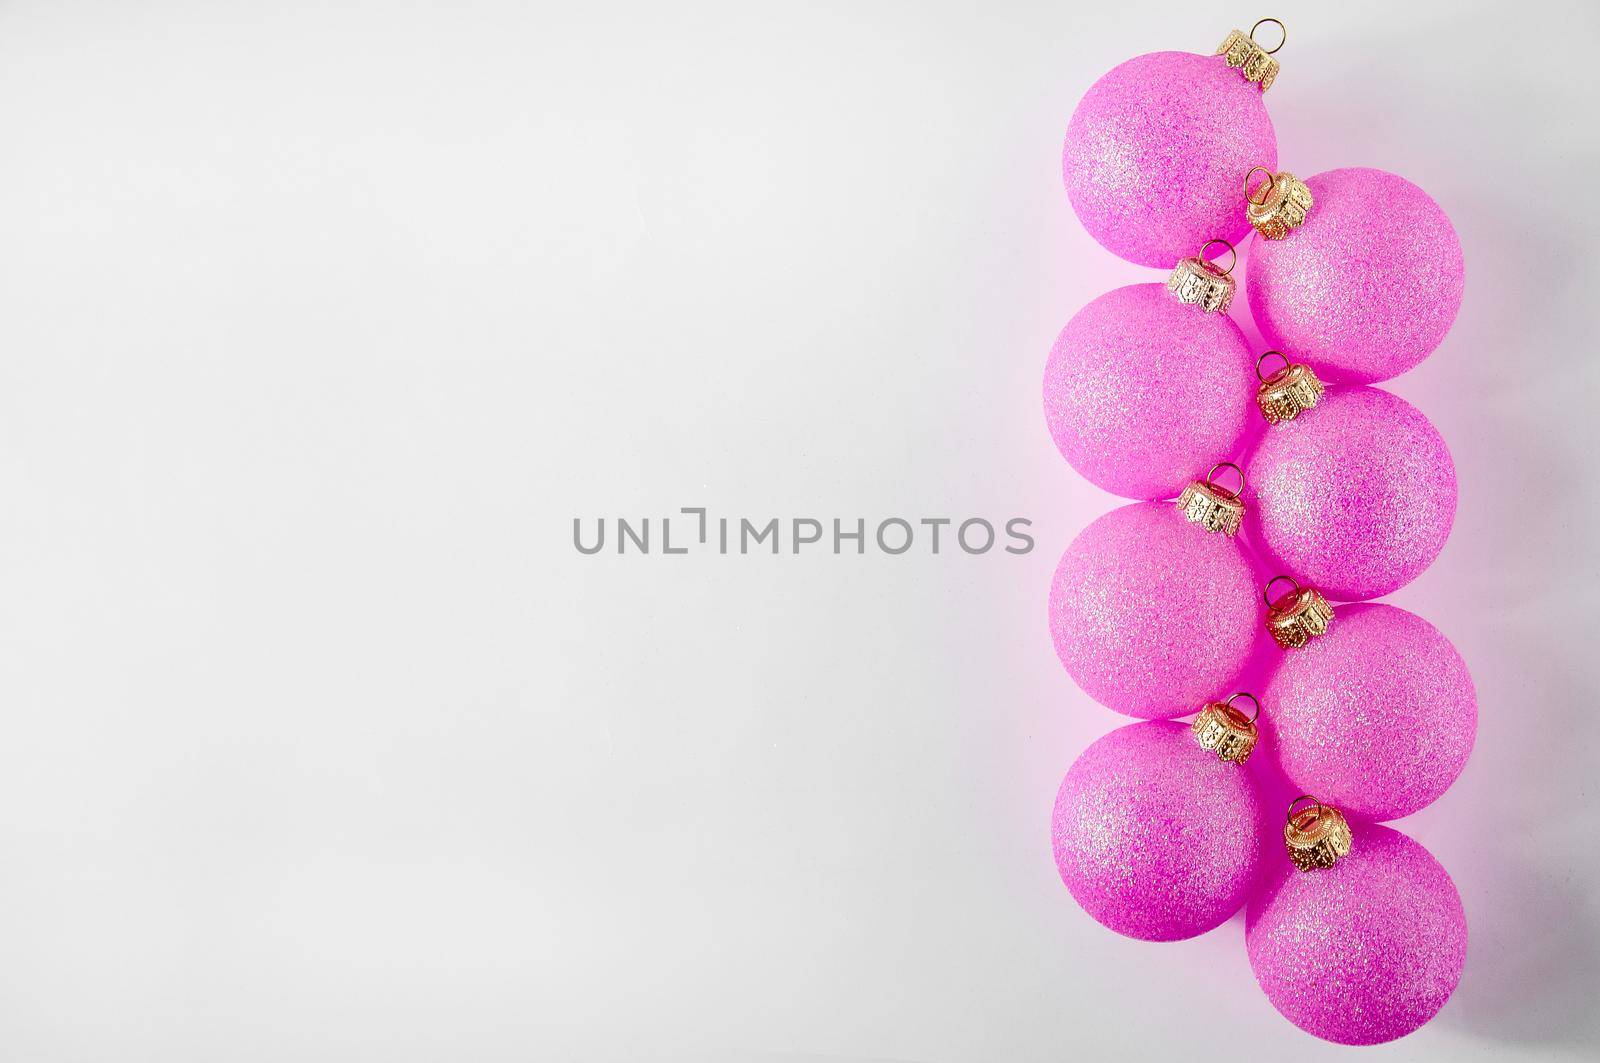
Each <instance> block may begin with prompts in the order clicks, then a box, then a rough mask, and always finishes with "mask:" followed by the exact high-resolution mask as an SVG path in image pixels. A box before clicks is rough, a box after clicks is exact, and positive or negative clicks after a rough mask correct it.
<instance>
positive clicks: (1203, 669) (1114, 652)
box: [1050, 502, 1261, 719]
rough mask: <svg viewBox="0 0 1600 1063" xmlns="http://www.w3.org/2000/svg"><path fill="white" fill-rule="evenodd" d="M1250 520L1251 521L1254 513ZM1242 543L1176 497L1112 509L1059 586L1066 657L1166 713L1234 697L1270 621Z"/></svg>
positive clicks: (1075, 671) (1080, 678)
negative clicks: (1190, 517) (1197, 521)
mask: <svg viewBox="0 0 1600 1063" xmlns="http://www.w3.org/2000/svg"><path fill="white" fill-rule="evenodd" d="M1246 519H1247V520H1248V518H1246ZM1257 593H1258V592H1257V589H1256V583H1255V578H1254V573H1252V571H1251V567H1250V563H1249V562H1248V561H1247V560H1246V559H1245V555H1244V553H1243V551H1242V550H1241V549H1240V548H1239V546H1238V544H1237V542H1236V541H1235V540H1233V539H1230V538H1228V537H1227V536H1225V535H1221V534H1219V533H1216V532H1208V531H1206V530H1205V529H1203V528H1200V527H1197V526H1196V525H1193V524H1190V523H1189V522H1188V521H1186V520H1184V519H1183V515H1182V514H1181V513H1179V512H1178V510H1177V508H1176V507H1175V506H1173V505H1172V504H1171V503H1170V502H1139V503H1135V504H1133V505H1131V506H1123V507H1122V508H1121V509H1114V510H1112V511H1111V512H1110V513H1107V514H1106V515H1105V516H1103V517H1101V518H1100V519H1098V520H1096V521H1095V522H1094V523H1093V524H1091V525H1089V526H1088V527H1087V528H1085V529H1084V530H1083V532H1082V533H1081V534H1080V535H1079V536H1078V537H1077V538H1076V539H1074V540H1073V542H1072V545H1071V546H1069V547H1067V551H1066V553H1064V554H1062V555H1061V563H1060V564H1059V565H1057V566H1056V574H1055V580H1054V582H1053V583H1052V584H1051V587H1050V634H1051V637H1052V638H1053V639H1054V640H1055V645H1056V655H1057V656H1059V657H1060V658H1061V663H1062V664H1063V665H1065V666H1066V669H1067V672H1068V673H1070V674H1071V676H1072V678H1073V679H1074V680H1076V681H1077V683H1078V685H1079V686H1080V687H1082V688H1083V689H1084V691H1085V692H1086V693H1088V695H1089V696H1090V697H1092V698H1094V699H1095V700H1096V701H1098V702H1100V703H1101V704H1102V705H1107V706H1109V707H1111V708H1113V709H1116V710H1117V711H1118V712H1122V713H1126V714H1128V715H1129V716H1141V717H1145V718H1147V719H1161V718H1167V717H1172V716H1187V715H1188V714H1189V713H1192V712H1197V711H1199V709H1200V706H1201V704H1202V703H1203V702H1205V701H1208V700H1217V699H1221V698H1225V697H1227V696H1228V695H1229V694H1231V693H1233V691H1232V690H1231V689H1229V687H1230V685H1231V684H1232V682H1233V680H1234V677H1236V676H1237V675H1238V674H1239V672H1240V670H1241V669H1242V668H1243V666H1244V664H1245V660H1246V658H1247V657H1248V655H1249V653H1250V650H1251V647H1252V645H1253V643H1254V641H1255V639H1256V636H1257V634H1258V632H1259V631H1260V627H1261V606H1260V603H1259V600H1258V598H1257Z"/></svg>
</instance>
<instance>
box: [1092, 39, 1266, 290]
mask: <svg viewBox="0 0 1600 1063" xmlns="http://www.w3.org/2000/svg"><path fill="white" fill-rule="evenodd" d="M1277 160H1278V140H1277V136H1276V135H1275V134H1274V133H1273V131H1272V120H1271V119H1270V118H1268V117H1267V108H1266V104H1265V103H1264V102H1263V101H1262V97H1261V87H1260V86H1259V85H1252V84H1251V83H1250V82H1248V81H1246V80H1245V79H1244V76H1243V75H1242V74H1240V73H1239V71H1237V70H1230V69H1229V68H1228V65H1227V62H1226V61H1225V60H1224V59H1223V58H1222V57H1221V56H1211V55H1205V56H1202V55H1191V54H1190V53H1188V52H1153V53H1151V54H1149V55H1141V56H1139V57H1138V58H1136V59H1130V60H1128V61H1127V62H1126V63H1123V64H1122V65H1121V66H1119V67H1117V68H1116V69H1115V70H1113V71H1111V72H1110V73H1109V74H1107V75H1106V76H1105V77H1103V78H1101V79H1100V80H1099V81H1097V82H1095V83H1094V85H1093V86H1091V87H1090V89H1089V91H1088V92H1087V93H1085V94H1084V97H1083V99H1082V100H1081V101H1080V102H1079V103H1078V109H1077V110H1075V111H1073V112H1072V121H1071V122H1070V123H1068V125H1067V138H1066V143H1065V145H1064V147H1063V148H1062V152H1061V175H1062V179H1063V180H1064V181H1065V183H1066V186H1067V194H1068V196H1069V197H1070V198H1071V200H1072V209H1073V210H1075V211H1077V212H1078V219H1079V220H1080V221H1082V222H1083V227H1084V228H1085V229H1088V230H1089V234H1090V235H1091V236H1093V237H1094V238H1095V239H1096V240H1099V241H1100V243H1101V244H1103V245H1105V247H1106V249H1107V250H1109V251H1111V252H1112V253H1114V254H1117V255H1120V256H1122V257H1123V258H1125V259H1128V260H1129V261H1130V262H1137V263H1139V264H1140V265H1143V266H1156V267H1158V268H1163V269H1170V268H1171V267H1172V265H1173V264H1174V263H1175V262H1177V261H1178V259H1180V258H1182V257H1184V256H1185V255H1193V254H1197V253H1199V251H1200V245H1202V244H1204V243H1205V242H1206V241H1207V240H1210V239H1211V238H1212V237H1220V238H1222V239H1226V240H1231V241H1233V242H1234V243H1235V244H1237V243H1239V242H1240V240H1241V238H1242V237H1243V236H1244V235H1245V234H1246V233H1248V232H1249V231H1250V224H1249V222H1248V221H1247V220H1246V218H1245V215H1244V204H1245V198H1244V173H1245V171H1246V170H1248V169H1250V167H1252V166H1258V165H1259V166H1266V167H1268V168H1276V166H1277Z"/></svg>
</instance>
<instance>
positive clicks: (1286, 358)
mask: <svg viewBox="0 0 1600 1063" xmlns="http://www.w3.org/2000/svg"><path fill="white" fill-rule="evenodd" d="M1273 355H1277V356H1278V357H1279V358H1281V359H1283V369H1287V368H1289V356H1288V355H1287V354H1284V353H1283V352H1282V351H1268V352H1267V353H1265V354H1263V355H1262V356H1261V357H1260V358H1257V359H1256V379H1257V380H1259V381H1261V382H1262V383H1263V384H1265V383H1266V382H1267V378H1266V377H1264V376H1262V375H1261V363H1262V362H1264V361H1266V360H1267V359H1268V358H1271V357H1272V356H1273ZM1283 369H1280V370H1278V372H1280V373H1281V372H1283ZM1269 375H1270V374H1269Z"/></svg>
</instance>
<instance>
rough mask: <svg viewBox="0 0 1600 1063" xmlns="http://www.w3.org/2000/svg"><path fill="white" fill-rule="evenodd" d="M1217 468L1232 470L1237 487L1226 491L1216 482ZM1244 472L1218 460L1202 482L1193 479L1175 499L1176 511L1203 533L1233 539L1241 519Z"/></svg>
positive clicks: (1228, 462)
mask: <svg viewBox="0 0 1600 1063" xmlns="http://www.w3.org/2000/svg"><path fill="white" fill-rule="evenodd" d="M1218 469H1232V470H1233V471H1234V472H1235V473H1237V474H1238V476H1239V486H1238V488H1237V489H1236V490H1230V489H1228V488H1226V487H1223V486H1222V485H1221V484H1219V483H1218V482H1217V470H1218ZM1243 494H1244V470H1243V469H1241V468H1239V466H1237V465H1235V464H1234V463H1233V462H1231V461H1219V462H1217V463H1216V464H1215V465H1213V466H1211V471H1210V472H1208V473H1206V478H1205V479H1204V480H1193V481H1191V482H1190V483H1189V486H1188V487H1185V488H1184V489H1183V494H1181V495H1179V496H1178V510H1179V512H1181V513H1182V514H1183V516H1184V519H1185V520H1187V521H1188V522H1189V523H1190V524H1198V525H1200V527H1202V528H1204V529H1205V530H1206V531H1213V532H1221V533H1222V534H1223V535H1227V536H1233V535H1235V534H1237V533H1238V531H1239V524H1240V522H1242V521H1243V520H1244V499H1243V498H1241V497H1240V496H1241V495H1243Z"/></svg>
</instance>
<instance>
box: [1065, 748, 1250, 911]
mask: <svg viewBox="0 0 1600 1063" xmlns="http://www.w3.org/2000/svg"><path fill="white" fill-rule="evenodd" d="M1261 825H1262V814H1261V804H1260V800H1259V798H1258V796H1257V792H1256V787H1255V784H1254V782H1253V780H1252V779H1251V776H1250V773H1249V770H1248V769H1247V768H1245V767H1243V766H1241V765H1238V764H1230V763H1225V762H1224V761H1221V760H1219V759H1217V756H1216V754H1214V753H1209V752H1207V751H1206V750H1204V749H1201V748H1200V746H1199V744H1198V743H1197V742H1196V741H1195V739H1194V736H1193V735H1192V734H1191V733H1190V731H1189V728H1188V727H1187V726H1185V725H1183V724H1179V723H1173V722H1170V721H1166V720H1150V721H1146V722H1144V723H1135V724H1129V725H1127V726H1126V727H1120V728H1118V729H1117V730H1115V731H1112V732H1111V733H1110V734H1108V735H1106V736H1104V737H1103V738H1101V739H1100V740H1099V741H1097V742H1095V743H1094V744H1093V745H1091V746H1090V747H1089V748H1088V749H1087V750H1085V751H1084V753H1083V755H1082V756H1080V757H1079V758H1078V759H1077V761H1076V762H1075V763H1074V764H1073V765H1072V767H1071V769H1070V770H1068V772H1067V775H1066V778H1064V779H1063V780H1062V781H1061V789H1060V791H1059V793H1058V794H1057V796H1056V805H1055V814H1054V816H1053V819H1052V834H1053V837H1054V843H1055V856H1056V868H1057V870H1059V871H1060V872H1061V881H1062V882H1064V883H1066V886H1067V889H1068V890H1070V891H1071V893H1072V896H1073V898H1074V899H1075V900H1076V901H1077V902H1078V903H1079V904H1080V905H1082V906H1083V908H1084V910H1085V911H1087V912H1088V913H1089V914H1090V915H1091V916H1093V917H1094V918H1095V919H1096V920H1097V921H1099V922H1100V923H1102V924H1103V925H1105V926H1107V927H1109V928H1111V929H1112V930H1115V931H1116V932H1117V933H1119V934H1126V935H1127V936H1129V937H1135V938H1141V939H1143V940H1146V941H1177V940H1180V939H1182V938H1189V937H1194V936H1195V935H1196V934H1203V933H1205V932H1206V931H1207V930H1211V929H1212V928H1214V927H1216V926H1218V925H1220V924H1221V923H1223V922H1224V921H1226V920H1227V919H1228V917H1229V916H1231V915H1233V913H1234V912H1236V911H1238V910H1239V908H1240V907H1241V906H1242V905H1243V904H1244V902H1245V899H1246V897H1247V896H1248V894H1249V891H1250V889H1251V887H1252V886H1253V885H1254V883H1255V881H1256V874H1257V871H1258V869H1259V866H1260V838H1261Z"/></svg>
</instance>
